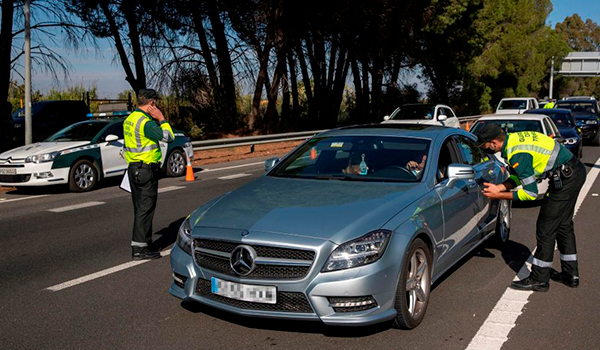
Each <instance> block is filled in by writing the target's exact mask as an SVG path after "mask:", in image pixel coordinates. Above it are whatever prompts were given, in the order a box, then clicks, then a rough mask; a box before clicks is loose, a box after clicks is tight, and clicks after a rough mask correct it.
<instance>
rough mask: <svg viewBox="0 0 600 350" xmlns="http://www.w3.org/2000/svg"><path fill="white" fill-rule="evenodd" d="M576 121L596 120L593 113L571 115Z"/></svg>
mask: <svg viewBox="0 0 600 350" xmlns="http://www.w3.org/2000/svg"><path fill="white" fill-rule="evenodd" d="M573 115H574V116H575V119H576V120H589V119H598V118H597V117H596V115H595V114H593V113H573Z"/></svg>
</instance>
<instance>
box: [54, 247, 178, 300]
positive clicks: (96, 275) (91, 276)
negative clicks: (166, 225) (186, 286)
mask: <svg viewBox="0 0 600 350" xmlns="http://www.w3.org/2000/svg"><path fill="white" fill-rule="evenodd" d="M169 254H171V249H169V250H165V251H164V252H160V255H162V256H167V255H169ZM148 261H151V260H137V261H130V262H126V263H124V264H121V265H117V266H113V267H111V268H108V269H105V270H102V271H98V272H95V273H92V274H89V275H87V276H83V277H79V278H76V279H73V280H70V281H67V282H64V283H61V284H57V285H55V286H52V287H48V288H46V289H45V290H49V291H51V292H58V291H59V290H63V289H67V288H69V287H73V286H76V285H78V284H82V283H85V282H89V281H93V280H95V279H98V278H100V277H104V276H107V275H110V274H113V273H115V272H119V271H123V270H126V269H128V268H130V267H134V266H138V265H141V264H144V263H147V262H148Z"/></svg>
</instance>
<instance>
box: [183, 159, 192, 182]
mask: <svg viewBox="0 0 600 350" xmlns="http://www.w3.org/2000/svg"><path fill="white" fill-rule="evenodd" d="M185 158H187V166H186V169H185V181H194V169H192V160H191V159H190V157H189V156H188V155H187V154H186V155H185Z"/></svg>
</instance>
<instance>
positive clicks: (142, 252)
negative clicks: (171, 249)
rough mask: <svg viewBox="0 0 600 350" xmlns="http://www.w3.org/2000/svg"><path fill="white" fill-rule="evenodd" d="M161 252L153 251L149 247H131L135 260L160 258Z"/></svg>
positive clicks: (132, 256)
mask: <svg viewBox="0 0 600 350" xmlns="http://www.w3.org/2000/svg"><path fill="white" fill-rule="evenodd" d="M160 257H161V255H160V253H159V252H155V251H152V250H150V249H148V247H131V258H132V259H133V260H152V259H160Z"/></svg>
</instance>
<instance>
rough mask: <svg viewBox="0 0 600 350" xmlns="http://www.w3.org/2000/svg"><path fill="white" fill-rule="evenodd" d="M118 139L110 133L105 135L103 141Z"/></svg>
mask: <svg viewBox="0 0 600 350" xmlns="http://www.w3.org/2000/svg"><path fill="white" fill-rule="evenodd" d="M118 139H119V136H117V135H113V134H110V135H108V136H106V138H105V139H104V141H106V142H113V141H117V140H118Z"/></svg>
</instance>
